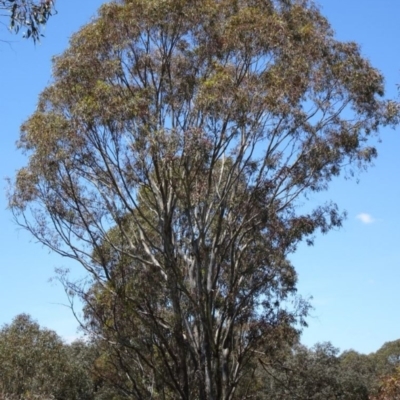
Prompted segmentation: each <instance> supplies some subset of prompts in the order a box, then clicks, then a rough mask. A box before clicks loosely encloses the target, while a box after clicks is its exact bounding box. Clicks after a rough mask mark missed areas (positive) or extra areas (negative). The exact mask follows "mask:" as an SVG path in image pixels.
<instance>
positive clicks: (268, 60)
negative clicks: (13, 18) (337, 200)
mask: <svg viewBox="0 0 400 400" xmlns="http://www.w3.org/2000/svg"><path fill="white" fill-rule="evenodd" d="M53 74H54V82H53V84H52V85H50V86H49V87H48V88H47V89H45V90H44V92H43V93H42V95H41V97H40V100H39V105H38V108H37V110H36V112H35V113H34V114H33V115H32V117H31V118H30V119H29V120H28V121H27V122H26V123H25V124H24V125H23V126H22V134H21V140H20V142H19V146H20V148H21V149H23V151H25V152H27V154H28V155H29V163H28V165H27V167H25V168H22V169H21V170H20V171H19V172H18V175H17V178H16V181H15V185H14V188H13V190H12V191H11V194H10V208H11V209H12V211H13V212H14V214H15V216H16V219H17V221H18V223H19V224H21V225H22V226H24V227H25V228H26V229H28V230H29V231H30V232H31V233H32V234H33V235H34V236H35V237H36V238H37V239H38V240H39V241H40V242H42V243H43V244H45V245H46V246H48V247H50V248H51V249H52V250H54V251H56V252H58V253H59V254H61V255H63V256H67V257H70V258H72V259H74V260H77V261H78V262H80V263H81V264H82V265H83V267H84V268H85V269H86V270H87V271H88V272H89V274H90V278H91V281H90V285H91V287H89V288H87V287H86V288H82V287H79V286H77V285H73V284H70V285H69V288H70V289H71V290H72V291H74V292H75V293H78V294H80V295H81V297H82V299H83V300H84V301H85V302H86V316H87V318H88V323H87V325H86V327H87V328H88V329H89V331H90V332H92V333H93V334H95V335H98V336H99V337H100V338H101V339H103V340H104V345H105V346H106V349H107V351H106V355H105V356H104V359H103V360H104V363H109V364H110V365H111V364H112V365H114V367H115V374H113V375H112V376H111V377H110V379H112V380H113V381H114V382H115V384H116V385H117V386H118V387H119V388H120V390H121V393H124V395H126V396H130V397H132V398H137V399H148V398H160V399H164V398H165V399H172V398H173V399H177V398H180V399H193V398H199V399H209V400H211V399H233V398H235V397H236V398H237V397H240V398H244V397H243V396H245V395H244V394H243V393H246V391H243V388H242V387H241V382H245V381H246V377H247V378H248V377H249V376H251V374H252V373H253V372H254V370H255V369H259V368H260V367H261V364H260V363H259V362H258V361H257V360H258V358H260V359H263V358H265V359H267V358H268V355H269V354H270V352H273V351H274V349H275V348H276V347H277V346H278V347H279V346H280V345H281V343H282V342H283V341H285V339H287V338H288V337H289V338H293V332H294V329H299V328H300V327H301V324H302V323H304V320H303V317H304V316H305V314H306V311H307V306H306V305H305V304H304V303H300V306H299V307H296V306H290V302H291V300H293V296H294V294H295V291H296V279H297V278H296V273H295V270H294V268H293V267H292V265H291V264H290V262H289V261H288V258H287V256H288V254H290V253H291V252H293V251H295V249H296V246H297V244H298V243H299V242H300V241H302V240H308V241H309V242H310V243H311V242H312V235H313V234H314V233H315V232H316V231H317V230H318V229H319V230H321V231H322V232H324V233H325V232H327V231H328V230H329V229H330V228H332V227H337V226H340V225H341V223H342V215H341V214H340V213H339V212H338V210H337V207H336V205H335V204H325V205H321V206H318V207H316V208H314V209H313V210H311V211H309V212H307V211H305V210H304V208H301V207H300V205H301V204H302V202H303V201H304V198H305V197H304V196H307V194H310V193H312V192H317V191H321V190H324V189H327V187H328V183H329V181H330V180H331V179H332V178H334V177H336V176H338V175H339V174H340V172H341V171H342V170H345V171H346V173H348V174H351V173H352V172H353V171H354V169H355V168H358V167H365V166H366V165H367V164H368V163H369V162H371V160H372V159H373V158H374V157H375V156H376V150H375V148H374V147H372V146H370V144H369V141H368V139H369V138H370V137H371V136H373V135H374V134H375V133H376V132H377V130H378V128H379V127H380V126H383V125H385V124H388V123H390V122H392V121H393V120H394V118H395V116H396V114H397V105H396V104H395V103H393V102H386V101H382V100H379V96H382V95H383V82H382V76H381V75H380V74H379V72H378V71H376V70H375V69H374V68H372V67H371V65H370V64H369V62H368V61H367V60H365V59H364V58H362V56H361V55H360V52H359V49H358V47H357V45H356V44H354V43H341V42H338V41H336V40H335V39H334V38H333V34H332V31H331V29H330V27H329V24H328V22H327V21H326V19H325V18H324V17H323V16H321V14H320V13H319V11H318V9H317V8H316V7H315V6H314V5H313V4H312V3H311V2H309V1H306V0H299V1H287V0H285V1H283V0H263V1H261V0H243V1H234V0H222V1H214V0H190V1H189V0H179V1H177V0H125V1H119V2H112V3H110V4H107V5H104V6H103V7H102V8H101V10H100V13H99V16H98V18H97V19H96V20H94V21H93V22H91V23H90V24H88V25H87V26H85V27H83V28H82V29H81V30H80V31H79V32H78V33H77V34H76V35H75V36H74V37H73V38H72V40H71V44H70V48H69V49H68V50H67V51H65V53H64V54H63V55H61V56H59V57H56V58H55V60H54V71H53ZM296 324H297V325H296ZM289 333H290V334H289ZM255 354H258V356H259V357H258V356H257V357H258V358H255V357H254V355H255ZM118 368H119V370H118ZM118 371H119V372H118ZM247 382H248V379H247Z"/></svg>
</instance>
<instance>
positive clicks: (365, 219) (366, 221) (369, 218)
mask: <svg viewBox="0 0 400 400" xmlns="http://www.w3.org/2000/svg"><path fill="white" fill-rule="evenodd" d="M356 218H357V219H359V220H360V221H361V222H362V223H364V224H372V223H373V222H375V218H372V215H370V214H367V213H361V214H358V215H357V217H356Z"/></svg>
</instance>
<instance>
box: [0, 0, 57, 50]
mask: <svg viewBox="0 0 400 400" xmlns="http://www.w3.org/2000/svg"><path fill="white" fill-rule="evenodd" d="M0 13H3V14H0V15H1V16H3V17H7V18H9V21H10V25H9V26H10V30H12V31H14V32H16V33H18V32H19V30H20V28H22V27H24V28H26V31H25V32H24V37H26V38H32V39H33V41H34V42H36V41H38V40H39V39H40V36H42V35H41V28H42V26H43V25H45V24H46V22H47V20H48V19H49V18H50V16H51V15H52V14H53V13H54V0H39V1H35V0H0Z"/></svg>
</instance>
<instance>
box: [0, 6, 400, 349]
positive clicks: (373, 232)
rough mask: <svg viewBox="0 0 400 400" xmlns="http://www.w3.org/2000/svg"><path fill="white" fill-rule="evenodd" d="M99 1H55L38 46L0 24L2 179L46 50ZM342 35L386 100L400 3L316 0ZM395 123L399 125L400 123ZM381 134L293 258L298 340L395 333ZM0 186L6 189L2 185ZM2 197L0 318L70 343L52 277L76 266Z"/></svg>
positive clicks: (398, 261) (396, 176) (394, 168)
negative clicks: (24, 316)
mask: <svg viewBox="0 0 400 400" xmlns="http://www.w3.org/2000/svg"><path fill="white" fill-rule="evenodd" d="M100 4H102V1H100V0H91V1H85V2H82V1H78V0H59V1H58V4H57V9H58V13H59V14H58V15H57V16H55V17H54V18H52V19H51V21H50V22H49V24H48V26H47V28H46V31H45V35H46V37H45V38H44V39H43V40H42V43H41V44H39V45H37V46H36V47H35V46H34V45H33V44H32V43H31V42H28V41H25V40H23V39H21V38H20V37H15V36H11V35H10V34H8V33H7V31H6V29H5V28H3V29H1V28H2V26H1V25H0V38H1V39H3V40H8V43H6V42H0V54H1V57H2V63H1V64H0V87H1V89H2V90H1V93H0V118H1V122H2V123H1V128H0V141H1V145H0V177H1V178H6V177H12V176H13V175H14V173H15V170H16V169H17V168H19V167H21V166H22V165H23V164H24V162H25V159H24V156H23V155H21V154H20V153H19V152H18V151H17V150H16V147H15V141H16V140H17V139H18V132H19V125H20V124H21V123H22V122H23V121H24V120H25V119H26V118H27V117H28V116H29V115H30V114H31V113H32V112H33V111H34V109H35V105H36V101H37V98H38V94H39V93H40V91H41V90H42V89H43V88H44V87H45V86H46V85H47V84H49V83H50V82H51V57H52V56H53V55H56V54H60V53H61V52H62V51H63V50H64V49H65V48H66V46H67V43H68V38H69V37H70V36H71V34H72V33H73V32H75V31H76V30H77V29H78V28H79V27H80V26H82V25H83V24H84V23H85V22H88V21H89V19H90V17H91V16H92V15H94V13H95V11H96V9H97V8H98V6H99V5H100ZM319 4H320V5H321V7H322V12H323V14H324V15H326V16H327V17H328V19H329V21H330V22H331V24H332V27H333V29H334V30H335V32H336V36H337V38H338V39H340V40H346V41H347V40H353V41H356V42H358V43H360V44H361V46H362V52H363V54H364V56H365V57H367V58H369V59H370V60H371V62H372V64H373V65H374V66H375V67H377V68H379V69H380V70H381V71H382V72H383V74H384V76H385V79H386V93H387V96H388V97H392V98H393V97H397V86H396V85H397V84H398V83H400V41H399V37H400V24H399V23H398V19H399V16H400V3H399V2H396V1H394V0H380V1H379V2H377V1H372V0H369V1H368V0H364V1H363V2H360V1H359V0H346V1H345V0H320V1H319ZM399 129H400V128H399ZM399 129H398V130H397V131H393V130H391V129H384V130H382V131H381V138H382V143H381V144H379V146H378V151H379V157H378V159H377V160H376V162H375V166H374V167H373V168H370V169H369V170H368V171H367V172H366V173H363V174H361V175H360V177H359V178H360V182H359V183H358V184H357V183H356V181H355V180H344V179H339V180H337V181H335V182H333V184H332V186H331V188H330V190H329V191H328V192H327V193H324V194H323V195H322V196H319V197H315V198H313V199H312V201H321V200H334V201H336V202H337V203H338V204H339V206H340V207H341V209H343V210H347V212H348V219H347V220H346V221H345V223H344V226H343V228H342V229H340V230H338V231H333V232H330V233H329V234H328V235H326V236H321V237H318V238H317V240H316V242H315V246H314V247H307V246H300V247H299V249H298V251H297V252H296V254H294V255H293V256H292V261H293V263H294V265H295V267H296V268H297V271H298V273H299V285H298V288H299V293H300V294H302V295H303V296H305V297H308V296H313V300H312V304H313V305H314V310H313V311H312V313H311V316H310V317H309V319H308V321H309V325H310V326H309V328H308V329H306V330H305V332H304V334H303V338H302V340H303V343H305V344H306V345H309V346H310V345H313V344H314V343H316V342H321V341H331V342H332V343H333V344H334V345H335V346H337V347H339V348H340V349H341V350H346V349H350V348H353V349H355V350H357V351H360V352H364V353H369V352H372V351H376V350H377V349H378V348H379V347H380V346H381V345H382V344H383V343H384V342H386V341H390V340H395V339H399V338H400V313H399V312H398V305H399V304H400V290H399V287H400V230H399V226H400V212H399V208H398V204H399V199H400V157H399V149H400V136H399ZM3 182H4V184H3V185H2V187H4V188H6V182H5V180H4V181H3ZM6 207H7V204H6V195H5V190H4V191H3V194H1V195H0V226H1V230H0V254H1V256H0V305H1V307H0V324H3V323H7V322H10V321H11V319H12V318H13V317H14V316H15V315H17V314H18V313H21V312H26V313H29V314H31V315H32V316H33V317H34V318H35V319H37V320H38V321H39V323H40V324H42V325H44V326H46V327H48V328H51V329H54V330H56V331H57V332H58V333H59V334H60V335H62V336H63V337H64V338H66V339H67V340H71V339H72V338H74V337H76V336H77V333H76V328H77V323H76V322H75V320H74V317H73V316H72V314H71V311H70V310H69V309H68V308H66V307H65V306H63V305H62V304H65V303H66V302H67V301H66V297H65V295H64V292H63V289H62V287H61V286H60V285H56V284H54V283H50V282H48V280H49V278H51V277H52V276H54V268H56V267H70V268H71V269H73V270H74V273H75V275H77V276H79V274H83V272H82V271H81V269H80V267H79V266H75V265H74V264H72V263H71V262H68V261H67V260H65V259H62V258H60V257H59V256H56V255H53V254H49V252H48V250H47V249H45V248H43V247H42V246H41V245H40V244H37V243H34V241H32V239H31V237H30V236H29V235H28V234H27V233H26V232H24V231H23V230H21V229H18V227H16V225H15V224H14V223H13V221H12V216H11V214H10V213H9V212H8V211H7V210H6Z"/></svg>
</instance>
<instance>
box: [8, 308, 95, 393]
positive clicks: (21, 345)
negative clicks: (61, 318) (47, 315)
mask: <svg viewBox="0 0 400 400" xmlns="http://www.w3.org/2000/svg"><path fill="white" fill-rule="evenodd" d="M86 354H87V350H86V346H85V345H84V344H83V343H74V344H71V345H66V344H64V343H63V342H62V340H61V339H60V338H59V337H58V336H57V334H56V333H55V332H53V331H50V330H48V329H44V328H40V327H39V325H38V324H37V323H36V322H34V321H33V320H32V319H31V317H30V316H29V315H26V314H21V315H18V316H17V317H15V318H14V320H13V322H12V323H11V324H10V325H4V326H3V328H2V329H1V331H0V395H1V396H2V398H7V399H14V398H15V399H19V400H22V399H35V398H41V399H45V398H52V399H55V400H64V399H76V400H78V399H79V400H91V399H93V398H94V396H93V393H94V387H93V382H92V380H91V377H90V375H89V371H90V368H91V365H90V363H88V361H89V360H90V359H88V357H87V355H86Z"/></svg>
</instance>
